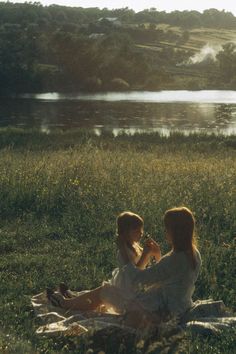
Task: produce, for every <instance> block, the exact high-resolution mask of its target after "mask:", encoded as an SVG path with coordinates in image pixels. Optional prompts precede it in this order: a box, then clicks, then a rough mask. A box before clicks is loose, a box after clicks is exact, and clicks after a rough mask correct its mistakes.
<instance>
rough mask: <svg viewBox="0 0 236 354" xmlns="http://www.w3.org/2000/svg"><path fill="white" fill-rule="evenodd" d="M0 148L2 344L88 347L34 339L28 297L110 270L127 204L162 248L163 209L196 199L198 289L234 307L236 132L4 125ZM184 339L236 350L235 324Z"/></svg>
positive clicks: (206, 347) (97, 278)
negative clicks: (131, 132)
mask: <svg viewBox="0 0 236 354" xmlns="http://www.w3.org/2000/svg"><path fill="white" fill-rule="evenodd" d="M0 148H1V153H0V171H1V172H0V210H1V214H0V215H1V216H0V218H1V219H0V220H1V225H0V234H1V237H0V254H1V258H0V279H1V280H0V284H1V292H0V297H1V300H0V310H1V318H0V323H1V328H2V332H1V333H0V351H1V352H2V351H3V352H4V351H5V352H6V353H11V352H12V353H39V352H47V353H52V352H55V353H58V352H65V353H69V352H70V353H72V352H74V353H78V352H84V351H85V349H84V347H83V349H81V348H82V344H81V341H80V340H79V341H77V340H75V341H71V340H69V339H67V340H66V341H65V340H62V339H51V340H49V339H42V338H37V337H36V336H35V334H34V333H35V329H36V328H37V323H35V318H34V314H33V312H32V308H31V306H30V296H31V295H32V294H36V293H37V292H40V291H41V290H42V289H45V288H46V286H53V285H56V284H58V281H60V280H61V281H66V282H67V283H69V284H71V287H73V288H78V287H82V288H91V287H94V286H96V285H99V284H100V283H101V282H102V280H104V279H107V278H108V277H109V276H110V275H111V270H112V269H113V268H114V267H115V265H116V262H115V245H114V243H113V236H114V233H115V218H116V216H117V214H118V213H119V212H121V211H123V210H127V209H129V210H133V211H135V212H137V213H139V214H141V215H142V216H143V217H144V219H145V228H146V231H147V232H149V233H151V234H152V235H153V237H154V238H156V239H157V240H158V242H160V244H161V247H162V249H163V251H164V252H165V251H166V250H167V245H166V244H165V241H164V238H163V225H162V216H163V213H164V211H165V210H166V209H168V208H170V207H173V206H178V205H186V206H188V207H189V208H191V209H192V210H193V211H194V213H195V216H196V219H197V231H198V238H199V248H200V251H201V253H202V258H203V267H202V271H201V275H200V278H199V280H198V282H197V285H196V291H195V294H194V298H195V299H196V298H200V299H203V298H209V297H212V298H214V299H222V300H223V301H224V302H225V304H226V305H227V306H229V307H230V308H232V309H234V310H236V302H235V287H233V286H234V284H235V275H234V270H235V245H236V244H235V241H236V239H235V236H236V235H235V230H236V218H235V215H236V137H228V138H226V137H222V136H221V137H216V136H204V135H193V136H189V137H184V136H181V135H179V134H174V135H172V136H170V137H169V138H162V137H160V136H159V135H158V134H151V135H135V136H133V137H128V136H119V137H117V138H114V137H113V136H112V135H109V134H107V135H103V136H101V137H96V136H93V135H92V134H90V133H86V132H82V131H77V132H65V133H62V132H56V133H53V134H50V135H45V134H40V133H38V132H34V131H28V132H24V131H21V130H16V129H5V130H4V129H3V130H1V131H0ZM110 340H112V338H110ZM108 342H109V341H108ZM89 345H90V346H92V344H89ZM163 345H164V344H163ZM179 345H181V346H182V348H183V352H191V353H196V352H198V353H229V352H232V351H233V348H234V346H235V343H234V342H233V336H232V331H231V332H229V333H226V334H224V336H223V339H222V340H221V339H219V338H208V339H199V338H190V336H188V335H184V337H183V339H182V340H181V341H180V343H179ZM118 347H119V345H118V346H117V348H118ZM131 347H132V346H131ZM131 347H130V348H129V350H126V351H125V350H124V351H123V352H124V353H125V352H127V353H131V352H132V350H133V351H134V352H135V349H132V350H131ZM132 348H134V347H132ZM162 348H163V346H162ZM100 349H103V350H104V348H100ZM117 350H118V349H117ZM138 350H139V351H138ZM105 351H106V350H105ZM136 351H137V352H140V353H141V352H142V350H141V349H137V350H136ZM95 352H96V351H95ZM106 352H109V351H106ZM117 352H118V351H117ZM150 352H151V351H150ZM154 352H158V351H154ZM154 352H153V353H154ZM113 353H114V347H113ZM120 353H122V349H120Z"/></svg>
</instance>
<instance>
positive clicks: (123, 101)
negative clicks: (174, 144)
mask: <svg viewBox="0 0 236 354" xmlns="http://www.w3.org/2000/svg"><path fill="white" fill-rule="evenodd" d="M0 126H1V127H6V126H14V127H23V128H36V129H39V130H40V131H43V132H45V133H49V132H50V131H52V130H53V129H56V128H57V129H58V128H59V129H71V128H85V129H90V130H93V131H94V132H95V133H96V134H98V135H99V134H101V132H102V131H109V132H112V133H113V134H114V135H117V134H119V133H120V132H121V131H124V132H127V133H130V134H133V133H134V132H137V131H139V132H154V131H159V132H160V133H161V134H163V135H169V134H170V132H172V131H180V132H183V133H186V134H188V133H189V132H206V133H216V134H218V133H223V134H225V135H230V134H236V91H159V92H147V91H144V92H139V91H133V92H123V93H122V92H110V93H109V92H108V93H93V94H82V93H80V94H78V93H73V94H59V93H55V92H53V93H43V94H24V95H21V96H18V97H12V98H4V99H3V98H2V99H0Z"/></svg>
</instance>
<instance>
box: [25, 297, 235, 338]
mask: <svg viewBox="0 0 236 354" xmlns="http://www.w3.org/2000/svg"><path fill="white" fill-rule="evenodd" d="M78 294H81V292H80V293H78ZM31 303H32V306H33V309H34V311H35V314H36V318H37V321H38V324H39V327H38V328H37V330H36V333H37V334H38V335H45V336H55V335H58V334H60V335H64V336H80V335H83V334H85V333H86V332H88V331H89V330H92V331H93V332H94V331H97V330H101V329H104V328H108V327H118V328H122V329H123V330H126V331H128V332H130V333H135V332H136V331H137V330H136V329H134V328H132V327H128V326H125V325H124V323H123V316H121V315H119V314H117V313H115V312H114V311H112V310H110V309H108V310H106V312H97V311H96V312H94V311H93V312H87V313H81V312H79V311H72V310H66V309H63V308H60V307H55V306H53V305H51V304H50V302H49V301H48V299H47V297H46V294H45V293H43V292H42V293H40V294H37V295H35V296H33V297H32V299H31ZM176 323H177V325H178V326H180V328H182V329H183V330H185V329H188V330H190V331H191V332H193V333H197V334H202V335H211V334H219V333H220V332H221V331H222V330H224V329H227V328H232V327H236V314H233V313H232V312H229V311H228V310H227V309H226V307H225V305H224V303H223V301H213V300H212V299H208V300H198V301H196V302H195V303H194V306H193V307H192V308H191V309H190V310H188V311H187V312H186V313H185V314H184V316H183V317H182V318H181V319H178V322H176Z"/></svg>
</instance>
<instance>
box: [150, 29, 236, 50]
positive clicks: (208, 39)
mask: <svg viewBox="0 0 236 354" xmlns="http://www.w3.org/2000/svg"><path fill="white" fill-rule="evenodd" d="M156 29H161V30H164V31H168V30H171V31H173V32H175V33H177V34H181V33H183V29H181V28H180V27H172V26H170V25H166V24H160V25H157V26H156ZM188 32H189V34H190V38H189V40H188V41H187V42H186V43H184V44H183V45H177V46H176V45H175V44H174V43H172V42H168V41H167V42H166V41H165V42H163V41H162V42H160V47H163V46H171V47H176V48H178V49H183V50H192V51H199V50H200V49H201V48H202V47H203V46H204V45H206V44H209V45H212V46H221V45H223V44H225V43H227V42H230V41H232V42H236V30H229V29H212V28H199V29H193V30H189V31H188ZM158 47H159V44H157V48H158ZM147 48H149V49H153V50H154V47H153V46H150V47H149V46H148V45H147Z"/></svg>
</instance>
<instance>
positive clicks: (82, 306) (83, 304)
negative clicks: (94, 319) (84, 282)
mask: <svg viewBox="0 0 236 354" xmlns="http://www.w3.org/2000/svg"><path fill="white" fill-rule="evenodd" d="M102 289H103V286H100V287H98V288H96V289H93V290H90V291H88V292H86V293H84V294H81V295H78V296H76V297H73V298H70V299H69V298H63V300H62V301H60V304H61V306H62V307H63V308H65V309H70V310H80V311H94V310H96V309H97V308H98V307H99V306H101V305H103V301H102V299H101V296H100V295H101V290H102Z"/></svg>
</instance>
